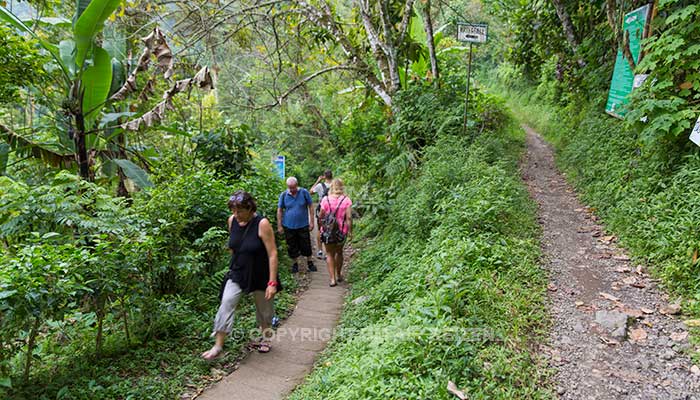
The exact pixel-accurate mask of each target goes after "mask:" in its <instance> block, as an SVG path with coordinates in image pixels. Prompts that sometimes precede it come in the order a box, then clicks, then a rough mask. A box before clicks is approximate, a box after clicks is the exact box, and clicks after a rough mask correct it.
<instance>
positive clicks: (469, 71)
mask: <svg viewBox="0 0 700 400" xmlns="http://www.w3.org/2000/svg"><path fill="white" fill-rule="evenodd" d="M472 44H473V43H471V42H469V64H468V65H469V66H468V67H467V68H468V69H467V96H466V97H465V98H464V126H463V127H462V135H466V134H467V119H468V117H467V112H468V110H469V81H470V80H471V76H472Z"/></svg>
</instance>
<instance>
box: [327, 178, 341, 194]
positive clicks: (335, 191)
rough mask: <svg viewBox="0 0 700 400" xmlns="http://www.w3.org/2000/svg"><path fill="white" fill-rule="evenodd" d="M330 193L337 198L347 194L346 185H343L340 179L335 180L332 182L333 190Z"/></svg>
mask: <svg viewBox="0 0 700 400" xmlns="http://www.w3.org/2000/svg"><path fill="white" fill-rule="evenodd" d="M328 193H330V194H333V195H336V196H337V195H343V194H345V184H344V183H343V180H342V179H340V178H335V179H333V181H332V182H331V188H330V190H329V191H328Z"/></svg>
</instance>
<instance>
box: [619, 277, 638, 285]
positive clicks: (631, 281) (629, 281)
mask: <svg viewBox="0 0 700 400" xmlns="http://www.w3.org/2000/svg"><path fill="white" fill-rule="evenodd" d="M622 282H623V283H624V284H625V285H634V284H635V283H637V278H635V277H633V276H630V277H627V278H625V279H623V280H622Z"/></svg>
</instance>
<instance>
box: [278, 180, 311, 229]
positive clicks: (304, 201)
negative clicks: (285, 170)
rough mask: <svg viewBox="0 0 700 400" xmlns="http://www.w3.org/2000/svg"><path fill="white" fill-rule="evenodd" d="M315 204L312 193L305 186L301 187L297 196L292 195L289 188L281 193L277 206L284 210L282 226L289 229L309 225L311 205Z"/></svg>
mask: <svg viewBox="0 0 700 400" xmlns="http://www.w3.org/2000/svg"><path fill="white" fill-rule="evenodd" d="M311 204H313V201H312V200H311V194H309V191H308V190H306V189H304V188H299V190H298V191H297V194H296V196H292V195H291V193H289V190H285V191H284V192H282V194H280V199H279V201H278V202H277V208H281V209H283V210H284V215H283V216H282V226H284V227H285V228H289V229H301V228H306V227H307V226H309V206H310V205H311Z"/></svg>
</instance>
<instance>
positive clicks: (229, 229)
mask: <svg viewBox="0 0 700 400" xmlns="http://www.w3.org/2000/svg"><path fill="white" fill-rule="evenodd" d="M232 223H233V214H231V216H229V217H228V234H229V235H231V224H232ZM228 251H229V253H231V254H233V249H231V248H229V249H228Z"/></svg>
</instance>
